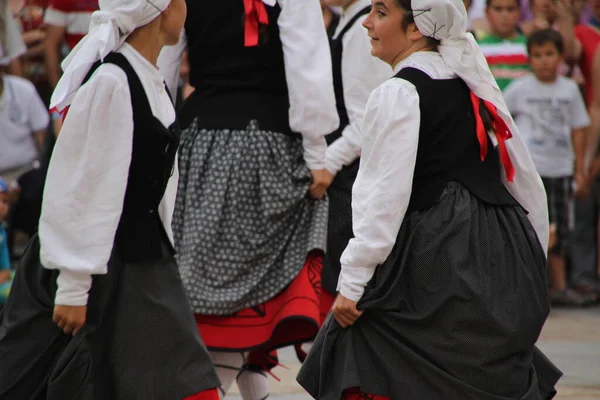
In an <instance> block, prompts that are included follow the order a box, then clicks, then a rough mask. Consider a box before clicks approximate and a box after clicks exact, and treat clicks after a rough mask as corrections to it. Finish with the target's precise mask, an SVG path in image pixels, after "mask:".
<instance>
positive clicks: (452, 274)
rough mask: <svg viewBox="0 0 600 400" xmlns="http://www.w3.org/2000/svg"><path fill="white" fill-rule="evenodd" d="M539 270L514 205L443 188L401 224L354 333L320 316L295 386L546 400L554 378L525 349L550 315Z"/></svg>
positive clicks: (530, 234) (539, 258)
mask: <svg viewBox="0 0 600 400" xmlns="http://www.w3.org/2000/svg"><path fill="white" fill-rule="evenodd" d="M545 268H546V259H545V255H544V251H543V249H542V247H541V246H540V243H539V241H538V239H537V236H536V234H535V231H534V229H533V227H532V226H531V224H530V223H529V220H528V219H527V216H526V213H525V211H524V210H523V209H522V208H520V207H518V206H516V207H498V206H492V205H489V204H485V203H483V202H481V201H480V200H479V199H477V198H476V197H474V196H473V195H472V194H471V193H470V192H469V191H467V190H466V189H465V188H464V187H463V186H461V185H460V184H458V183H454V182H451V183H450V184H449V185H448V187H447V188H446V190H445V191H444V194H443V195H442V197H441V198H440V200H439V201H438V202H437V203H436V204H435V205H434V206H432V207H430V208H428V209H426V210H422V211H416V212H412V213H409V214H407V215H406V217H405V219H404V221H403V224H402V226H401V228H400V232H399V234H398V238H397V241H396V244H395V246H394V248H393V250H392V252H391V254H390V256H389V257H388V259H387V260H386V261H385V262H384V263H383V264H381V265H379V266H378V267H377V270H376V273H375V276H374V277H373V279H372V280H371V282H370V283H369V284H368V286H367V288H366V291H365V295H364V296H363V299H362V300H361V301H360V302H359V305H358V307H359V309H362V310H364V314H363V315H362V316H361V317H360V318H359V319H358V321H357V322H356V324H355V325H354V326H352V327H350V328H348V329H342V328H341V327H340V326H339V325H338V324H337V322H336V321H335V319H334V318H333V316H332V315H331V314H330V315H329V316H328V318H327V320H326V321H325V324H324V325H323V328H322V329H321V331H320V332H319V334H318V336H317V338H316V340H315V342H314V345H313V347H312V350H311V352H310V354H309V355H308V358H307V359H306V361H305V363H304V365H303V367H302V369H301V371H300V374H299V376H298V381H299V382H300V384H301V385H302V386H303V387H304V388H305V389H306V390H307V391H308V392H309V393H310V394H311V395H312V396H313V397H314V398H316V399H319V400H339V399H340V398H341V395H342V392H343V391H344V390H345V389H348V388H359V389H360V391H361V392H364V393H371V394H376V395H381V396H387V397H390V398H391V399H393V400H403V399H423V400H426V399H457V400H458V399H460V400H471V399H472V400H487V399H489V400H505V399H521V400H537V399H544V398H549V396H550V393H551V392H552V390H553V388H554V384H555V383H556V382H557V380H558V378H559V377H560V371H558V370H557V369H556V368H555V367H554V366H553V365H552V364H551V363H550V362H549V360H547V359H545V358H544V357H543V355H541V354H540V353H538V351H537V350H535V347H534V345H535V343H536V341H537V339H538V337H539V335H540V332H541V329H542V326H543V324H544V322H545V320H546V317H547V316H548V313H549V309H550V306H549V300H548V293H547V283H546V277H545V276H546V275H545ZM538 375H540V376H539V378H540V379H538Z"/></svg>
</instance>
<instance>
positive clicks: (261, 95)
mask: <svg viewBox="0 0 600 400" xmlns="http://www.w3.org/2000/svg"><path fill="white" fill-rule="evenodd" d="M187 6H188V15H187V20H186V24H185V30H186V34H187V40H188V52H189V53H188V56H189V63H190V84H191V85H192V86H193V87H194V88H195V89H196V90H195V92H194V94H193V95H192V96H190V98H189V99H188V100H187V101H186V103H185V104H184V106H183V109H182V111H181V114H180V122H181V126H182V127H187V126H188V125H189V124H190V123H191V121H192V120H193V119H194V118H195V117H199V118H200V120H201V124H202V128H206V129H225V128H226V129H245V128H246V126H247V125H248V122H249V121H250V120H252V119H256V120H258V122H259V125H260V128H261V129H263V130H272V131H276V132H281V133H291V131H290V124H289V116H288V114H289V106H290V104H289V98H288V90H287V82H286V75H285V66H284V59H283V48H282V44H281V40H280V38H279V27H278V25H277V20H278V18H279V14H280V12H281V9H280V8H279V6H278V5H276V6H274V7H270V6H267V5H265V7H266V9H267V13H268V15H269V24H268V25H267V26H261V27H260V38H259V45H258V46H255V47H246V46H245V45H244V27H245V12H244V2H243V0H219V1H204V0H203V1H200V0H187Z"/></svg>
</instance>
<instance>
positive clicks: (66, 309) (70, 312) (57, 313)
mask: <svg viewBox="0 0 600 400" xmlns="http://www.w3.org/2000/svg"><path fill="white" fill-rule="evenodd" d="M86 314H87V306H60V305H56V306H54V315H53V317H52V321H54V322H55V323H56V325H58V327H59V328H60V329H62V330H63V332H64V333H66V334H67V335H69V334H71V335H73V336H75V335H77V333H78V332H79V330H80V329H81V328H82V327H83V325H84V324H85V318H86Z"/></svg>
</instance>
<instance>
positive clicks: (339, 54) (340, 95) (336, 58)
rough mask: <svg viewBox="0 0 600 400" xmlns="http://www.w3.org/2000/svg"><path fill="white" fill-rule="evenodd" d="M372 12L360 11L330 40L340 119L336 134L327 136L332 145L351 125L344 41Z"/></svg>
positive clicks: (334, 84)
mask: <svg viewBox="0 0 600 400" xmlns="http://www.w3.org/2000/svg"><path fill="white" fill-rule="evenodd" d="M370 11H371V6H369V7H365V8H363V9H362V10H360V11H359V12H358V13H357V14H356V15H355V16H354V17H352V19H351V20H350V21H348V24H346V26H345V27H344V29H342V31H341V32H340V34H339V35H338V36H337V37H336V38H335V39H333V36H331V38H330V39H329V47H330V49H331V69H332V71H333V89H334V91H335V102H336V107H337V112H338V116H339V118H340V126H339V127H338V129H337V130H336V131H335V132H332V133H331V134H329V135H327V137H326V139H327V144H331V143H333V142H335V141H336V140H338V139H339V138H340V137H341V136H342V132H343V131H344V129H345V128H346V126H348V124H349V123H350V119H349V118H348V111H347V110H346V100H345V99H344V80H343V77H342V59H343V54H344V43H343V39H344V36H345V35H346V33H348V31H349V30H350V29H351V28H352V27H353V26H354V24H356V22H357V21H358V20H359V18H360V17H362V16H363V15H366V14H368V13H369V12H370ZM336 25H337V24H336ZM365 57H366V55H365Z"/></svg>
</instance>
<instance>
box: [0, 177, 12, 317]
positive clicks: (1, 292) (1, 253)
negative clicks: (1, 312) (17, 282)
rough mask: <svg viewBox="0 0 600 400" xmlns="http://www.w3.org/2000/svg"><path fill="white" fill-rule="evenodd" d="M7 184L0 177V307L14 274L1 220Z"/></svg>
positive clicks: (6, 209) (6, 194)
mask: <svg viewBox="0 0 600 400" xmlns="http://www.w3.org/2000/svg"><path fill="white" fill-rule="evenodd" d="M8 192H9V190H8V185H7V184H6V182H5V181H4V179H2V178H0V308H1V307H2V305H3V304H4V303H5V302H6V299H7V298H8V293H9V292H10V286H11V284H12V279H13V276H14V273H13V271H12V270H11V268H10V257H9V255H8V242H7V237H6V231H5V230H4V226H2V222H3V221H4V219H5V218H6V216H7V215H8Z"/></svg>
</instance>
